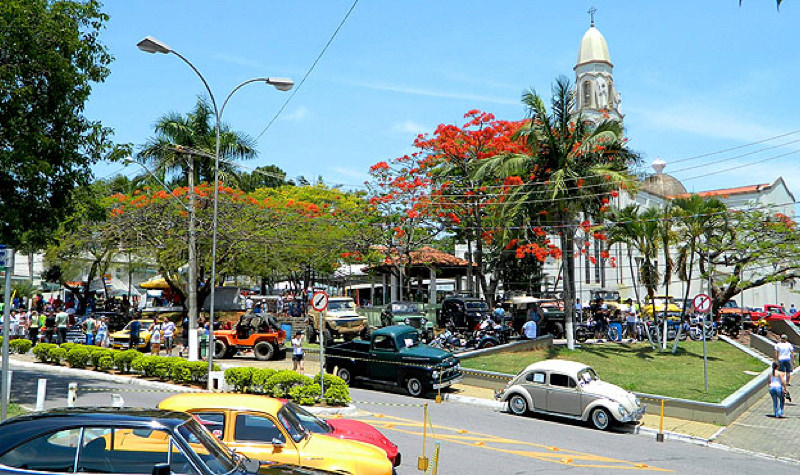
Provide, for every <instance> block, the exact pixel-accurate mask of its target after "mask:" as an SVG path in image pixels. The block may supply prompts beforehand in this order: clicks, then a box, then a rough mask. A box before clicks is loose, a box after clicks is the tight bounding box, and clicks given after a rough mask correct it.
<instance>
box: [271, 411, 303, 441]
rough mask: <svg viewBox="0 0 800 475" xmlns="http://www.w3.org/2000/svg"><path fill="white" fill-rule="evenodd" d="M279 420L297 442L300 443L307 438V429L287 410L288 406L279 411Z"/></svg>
mask: <svg viewBox="0 0 800 475" xmlns="http://www.w3.org/2000/svg"><path fill="white" fill-rule="evenodd" d="M278 420H279V421H280V422H281V425H282V426H283V428H284V429H286V432H288V433H289V435H291V436H292V439H293V440H294V441H295V442H300V441H301V440H303V439H304V438H305V436H306V427H305V426H304V425H303V423H302V422H300V419H299V418H298V417H297V416H295V414H294V412H292V411H290V410H289V409H287V408H286V406H283V407H282V408H281V409H280V410H279V411H278Z"/></svg>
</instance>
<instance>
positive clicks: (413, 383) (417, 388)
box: [406, 377, 425, 397]
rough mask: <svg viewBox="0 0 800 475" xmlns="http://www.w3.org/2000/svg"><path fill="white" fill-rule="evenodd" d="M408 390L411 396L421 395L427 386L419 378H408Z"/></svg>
mask: <svg viewBox="0 0 800 475" xmlns="http://www.w3.org/2000/svg"><path fill="white" fill-rule="evenodd" d="M406 391H408V394H409V395H411V396H414V397H419V396H422V394H423V393H424V392H425V386H424V385H423V384H422V381H420V380H419V379H418V378H413V377H412V378H408V379H407V380H406Z"/></svg>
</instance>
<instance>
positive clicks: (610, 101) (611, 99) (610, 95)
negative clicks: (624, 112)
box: [608, 81, 617, 109]
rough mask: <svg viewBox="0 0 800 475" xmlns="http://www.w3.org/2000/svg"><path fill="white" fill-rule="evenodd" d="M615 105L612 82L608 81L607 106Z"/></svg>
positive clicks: (614, 106)
mask: <svg viewBox="0 0 800 475" xmlns="http://www.w3.org/2000/svg"><path fill="white" fill-rule="evenodd" d="M616 107H617V101H616V96H614V83H613V82H611V81H609V83H608V108H609V109H614V108H616Z"/></svg>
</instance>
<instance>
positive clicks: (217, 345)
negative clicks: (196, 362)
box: [214, 340, 229, 360]
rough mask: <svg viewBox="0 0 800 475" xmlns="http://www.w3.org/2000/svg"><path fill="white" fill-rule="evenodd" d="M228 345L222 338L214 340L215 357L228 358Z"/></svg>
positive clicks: (219, 358)
mask: <svg viewBox="0 0 800 475" xmlns="http://www.w3.org/2000/svg"><path fill="white" fill-rule="evenodd" d="M228 351H229V350H228V345H227V344H226V343H225V342H224V341H222V340H214V358H216V359H218V360H221V359H223V358H228Z"/></svg>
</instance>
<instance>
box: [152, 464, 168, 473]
mask: <svg viewBox="0 0 800 475" xmlns="http://www.w3.org/2000/svg"><path fill="white" fill-rule="evenodd" d="M152 475H170V469H169V464H168V463H157V464H155V465H153V472H152Z"/></svg>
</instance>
